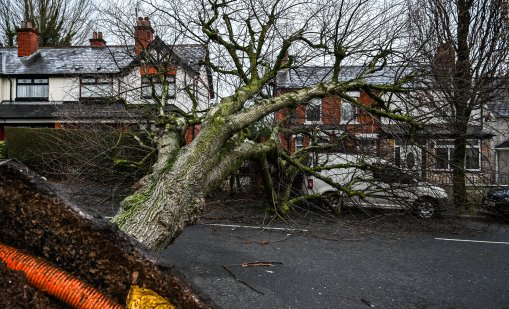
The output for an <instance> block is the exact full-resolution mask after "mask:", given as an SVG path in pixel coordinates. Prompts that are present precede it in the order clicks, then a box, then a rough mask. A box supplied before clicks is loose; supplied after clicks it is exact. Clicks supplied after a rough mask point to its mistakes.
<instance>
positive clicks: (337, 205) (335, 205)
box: [324, 193, 344, 214]
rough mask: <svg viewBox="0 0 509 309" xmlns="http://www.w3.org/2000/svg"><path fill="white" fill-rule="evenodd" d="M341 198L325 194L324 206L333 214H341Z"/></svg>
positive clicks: (332, 194)
mask: <svg viewBox="0 0 509 309" xmlns="http://www.w3.org/2000/svg"><path fill="white" fill-rule="evenodd" d="M343 203H344V201H343V197H342V196H339V195H337V194H334V193H325V201H324V206H325V207H327V208H328V209H329V210H330V211H332V212H333V213H335V214H340V213H341V208H342V207H343Z"/></svg>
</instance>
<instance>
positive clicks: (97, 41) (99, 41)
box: [89, 31, 106, 47]
mask: <svg viewBox="0 0 509 309" xmlns="http://www.w3.org/2000/svg"><path fill="white" fill-rule="evenodd" d="M89 42H90V46H92V47H106V41H105V40H104V39H103V33H102V32H95V31H94V33H93V34H92V38H91V39H89Z"/></svg>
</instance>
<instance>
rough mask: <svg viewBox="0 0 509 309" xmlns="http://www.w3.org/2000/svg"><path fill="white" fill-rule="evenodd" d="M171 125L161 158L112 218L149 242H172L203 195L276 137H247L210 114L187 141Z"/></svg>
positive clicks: (159, 245)
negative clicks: (261, 139) (264, 140)
mask: <svg viewBox="0 0 509 309" xmlns="http://www.w3.org/2000/svg"><path fill="white" fill-rule="evenodd" d="M176 140H177V141H178V135H177V134H176V133H173V132H172V131H167V132H165V133H163V134H162V136H161V137H159V140H158V160H157V162H156V163H155V164H154V166H153V171H152V173H151V174H150V175H148V176H145V177H144V178H143V179H142V183H141V185H140V186H139V188H138V190H137V192H136V193H135V194H133V195H131V196H129V197H127V198H126V199H125V200H124V201H123V202H122V204H123V205H122V208H121V209H120V211H119V212H118V213H117V215H116V216H115V217H114V218H113V219H112V221H113V222H114V223H116V224H117V225H118V226H119V227H120V229H121V230H123V231H124V232H126V233H127V234H129V235H131V236H132V237H134V238H136V239H137V240H138V241H140V242H141V243H143V244H145V245H147V246H148V247H150V248H152V249H155V250H160V249H163V248H165V247H166V246H168V245H169V244H170V243H171V242H172V241H173V240H174V239H175V237H177V236H178V234H179V233H180V232H181V231H182V229H183V228H184V227H185V226H186V225H189V224H192V223H193V222H196V220H197V219H198V218H199V215H200V213H201V212H202V210H203V208H204V205H205V199H204V198H205V195H206V194H207V193H209V192H210V191H211V190H213V189H214V188H217V187H218V186H219V185H220V184H221V182H222V181H223V180H224V179H226V177H227V176H228V175H230V174H232V173H234V172H235V171H237V170H238V169H239V167H240V166H241V164H242V163H243V162H244V160H245V159H247V158H255V157H259V156H260V155H261V154H263V153H265V152H267V151H268V150H269V149H273V147H274V146H275V144H274V143H271V142H267V143H265V144H255V143H252V142H244V141H243V139H241V138H237V136H236V135H235V134H234V133H232V129H231V127H230V126H228V125H225V121H224V118H221V117H217V118H215V119H211V120H210V121H209V123H208V124H207V125H206V126H204V127H203V129H202V130H201V132H200V134H199V135H198V136H197V137H196V139H195V140H194V141H193V142H192V143H191V144H189V145H187V146H185V147H183V148H180V147H179V146H178V145H179V144H178V142H175V141H176Z"/></svg>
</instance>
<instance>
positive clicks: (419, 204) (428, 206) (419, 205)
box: [414, 198, 437, 219]
mask: <svg viewBox="0 0 509 309" xmlns="http://www.w3.org/2000/svg"><path fill="white" fill-rule="evenodd" d="M414 211H415V213H416V214H417V216H418V217H419V218H421V219H431V218H432V217H433V216H434V215H435V213H436V211H437V209H436V204H435V203H434V202H433V200H431V199H426V198H421V199H418V200H417V201H415V203H414Z"/></svg>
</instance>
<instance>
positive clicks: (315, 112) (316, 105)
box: [306, 99, 322, 123]
mask: <svg viewBox="0 0 509 309" xmlns="http://www.w3.org/2000/svg"><path fill="white" fill-rule="evenodd" d="M306 122H307V123H320V122H322V100H321V99H313V100H311V101H309V103H308V104H307V105H306Z"/></svg>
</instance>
